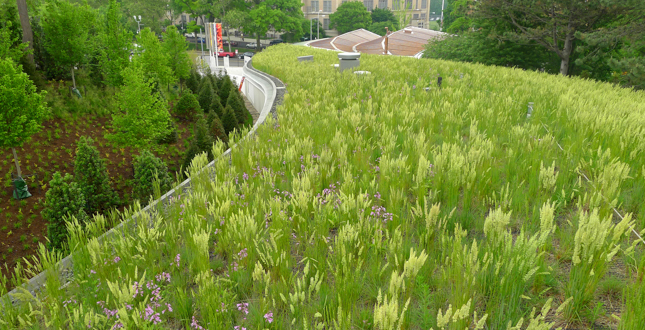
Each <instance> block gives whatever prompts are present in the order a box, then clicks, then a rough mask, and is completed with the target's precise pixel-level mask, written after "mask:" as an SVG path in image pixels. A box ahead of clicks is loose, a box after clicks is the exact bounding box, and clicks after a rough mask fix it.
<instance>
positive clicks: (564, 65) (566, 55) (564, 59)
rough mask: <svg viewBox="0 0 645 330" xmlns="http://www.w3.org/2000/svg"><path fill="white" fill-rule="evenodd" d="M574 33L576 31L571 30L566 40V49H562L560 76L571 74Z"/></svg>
mask: <svg viewBox="0 0 645 330" xmlns="http://www.w3.org/2000/svg"><path fill="white" fill-rule="evenodd" d="M574 33H575V31H571V30H570V32H569V33H567V36H566V38H565V39H564V49H562V56H560V59H561V61H560V74H561V75H563V76H566V75H568V74H569V60H570V59H571V53H572V52H573V38H574Z"/></svg>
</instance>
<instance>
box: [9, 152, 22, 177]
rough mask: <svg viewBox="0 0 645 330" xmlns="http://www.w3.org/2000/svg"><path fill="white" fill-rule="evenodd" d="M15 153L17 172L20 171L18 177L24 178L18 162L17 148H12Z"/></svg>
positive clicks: (14, 159)
mask: <svg viewBox="0 0 645 330" xmlns="http://www.w3.org/2000/svg"><path fill="white" fill-rule="evenodd" d="M11 151H12V152H13V161H14V162H15V163H16V170H17V171H18V177H19V178H22V171H20V162H19V161H18V155H17V154H16V148H13V147H12V148H11Z"/></svg>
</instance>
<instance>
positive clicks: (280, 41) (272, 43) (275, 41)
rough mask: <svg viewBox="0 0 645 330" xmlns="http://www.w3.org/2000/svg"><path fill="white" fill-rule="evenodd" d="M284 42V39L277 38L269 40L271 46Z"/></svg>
mask: <svg viewBox="0 0 645 330" xmlns="http://www.w3.org/2000/svg"><path fill="white" fill-rule="evenodd" d="M283 42H284V41H282V39H275V40H271V42H269V46H273V45H277V44H281V43H283Z"/></svg>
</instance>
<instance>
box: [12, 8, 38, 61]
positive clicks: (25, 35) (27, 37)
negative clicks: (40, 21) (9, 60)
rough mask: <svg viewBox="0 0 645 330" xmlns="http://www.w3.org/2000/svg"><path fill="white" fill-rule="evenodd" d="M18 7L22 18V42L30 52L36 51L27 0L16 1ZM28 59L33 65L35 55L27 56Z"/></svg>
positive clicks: (31, 53)
mask: <svg viewBox="0 0 645 330" xmlns="http://www.w3.org/2000/svg"><path fill="white" fill-rule="evenodd" d="M16 5H17V6H18V15H19V16H20V26H21V27H22V42H25V43H27V45H28V47H29V50H32V51H33V50H34V33H33V32H32V31H31V23H30V22H29V11H28V9H27V0H16ZM27 59H28V60H29V62H31V63H32V64H33V63H34V54H33V52H30V53H29V54H27Z"/></svg>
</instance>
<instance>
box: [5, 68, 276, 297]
mask: <svg viewBox="0 0 645 330" xmlns="http://www.w3.org/2000/svg"><path fill="white" fill-rule="evenodd" d="M249 65H251V67H249ZM243 70H244V73H245V74H246V76H247V78H246V79H255V80H264V81H265V83H266V82H268V83H269V84H270V86H271V87H272V88H268V89H265V88H263V92H264V94H265V102H264V107H263V108H262V109H261V110H260V117H259V118H258V121H257V122H256V123H255V125H253V128H251V130H250V131H249V133H248V134H247V135H246V136H245V137H244V138H243V139H242V141H243V140H245V139H247V138H249V137H250V136H253V135H255V132H256V131H257V129H258V128H259V127H260V125H262V124H264V121H265V120H266V117H267V116H268V115H269V113H273V114H274V117H275V118H276V119H277V117H276V113H275V109H276V107H277V106H278V105H279V104H275V103H276V101H279V102H281V101H282V98H278V97H277V94H278V93H277V92H278V87H277V86H276V83H275V82H274V79H275V80H276V81H278V82H279V81H280V80H278V79H277V78H275V77H273V76H270V75H268V74H266V73H264V72H261V71H258V70H256V69H254V68H253V67H252V64H251V61H249V62H248V63H246V64H245V65H244V68H243ZM258 85H260V86H261V84H258ZM279 88H280V89H281V92H282V93H280V94H281V95H282V94H283V93H284V88H285V87H284V84H282V82H280V86H279ZM234 147H235V145H234V146H231V147H230V148H229V149H228V150H226V151H225V152H224V153H223V154H222V155H221V156H220V157H226V156H228V155H230V153H231V149H233V148H234ZM215 161H216V160H213V161H212V162H210V163H209V164H208V165H206V166H205V167H204V168H203V169H202V170H201V171H204V170H205V169H206V168H208V167H213V166H214V164H215ZM201 171H200V173H201ZM190 184H191V183H190V178H188V179H186V180H185V181H184V182H182V183H180V184H179V185H178V186H177V187H175V188H173V189H171V190H170V191H168V192H167V193H165V194H164V195H163V196H161V197H160V198H159V199H157V200H154V201H152V202H151V203H150V204H148V205H147V206H146V207H145V208H143V209H142V210H141V211H140V212H138V213H136V214H134V215H133V216H132V217H131V218H130V219H127V220H125V221H122V222H121V223H119V224H118V225H117V226H115V227H114V228H112V229H110V230H109V231H107V232H106V233H104V234H103V235H101V236H99V237H98V238H97V239H98V241H99V243H100V244H103V242H104V241H105V240H108V239H111V238H112V236H114V235H118V234H121V235H122V236H125V231H126V230H127V229H128V228H127V227H132V226H134V227H136V226H137V224H138V223H137V222H138V218H139V217H141V215H142V213H148V214H150V213H151V212H152V211H153V210H155V209H156V208H157V206H167V205H168V204H169V203H170V199H171V197H173V196H174V195H180V194H182V193H184V192H187V191H189V190H190ZM126 226H127V227H126ZM57 266H58V269H59V276H60V277H61V283H64V284H63V287H65V286H67V285H68V284H69V283H70V281H71V280H72V279H73V277H74V274H73V269H72V267H73V260H72V255H71V254H70V255H68V256H67V257H65V258H63V259H62V260H61V261H60V262H59V264H58V265H57ZM46 282H47V272H46V271H44V272H41V273H40V274H38V275H36V276H34V277H33V278H31V279H30V280H29V281H28V282H27V283H25V284H23V285H22V286H21V288H23V289H25V290H27V291H28V292H29V293H30V294H31V295H32V296H33V297H34V299H37V298H36V296H37V294H38V293H40V292H41V289H42V287H43V286H44V285H45V283H46ZM20 291H23V290H20ZM23 292H24V291H23ZM18 293H19V291H18V288H15V289H13V290H11V291H10V292H9V293H7V294H6V295H5V296H3V297H0V306H3V305H4V301H5V300H6V299H7V297H8V298H9V301H11V303H12V304H14V305H15V304H17V303H20V302H19V301H18V300H17V298H15V296H16V295H17V294H18Z"/></svg>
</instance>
